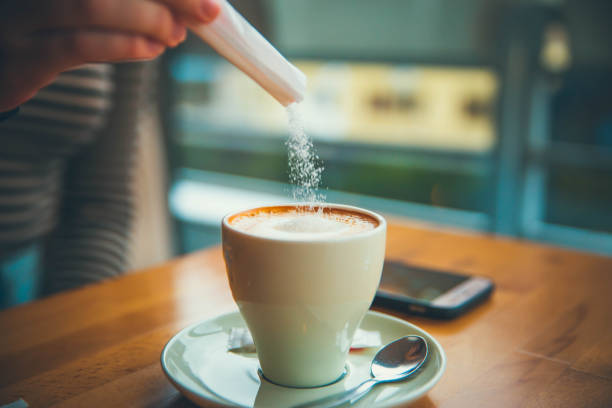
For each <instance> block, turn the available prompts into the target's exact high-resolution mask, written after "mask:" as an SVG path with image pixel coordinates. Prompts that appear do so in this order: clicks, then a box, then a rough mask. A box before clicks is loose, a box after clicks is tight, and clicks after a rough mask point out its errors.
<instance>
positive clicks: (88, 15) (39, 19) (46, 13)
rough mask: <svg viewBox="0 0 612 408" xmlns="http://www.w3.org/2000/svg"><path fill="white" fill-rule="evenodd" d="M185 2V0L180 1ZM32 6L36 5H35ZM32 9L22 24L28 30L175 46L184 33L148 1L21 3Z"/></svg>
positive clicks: (171, 17) (166, 11)
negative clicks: (111, 34) (85, 32)
mask: <svg viewBox="0 0 612 408" xmlns="http://www.w3.org/2000/svg"><path fill="white" fill-rule="evenodd" d="M183 1H186V0H183ZM34 4H35V6H34ZM23 7H26V8H29V9H30V10H31V14H30V17H29V18H28V19H27V21H26V22H25V24H29V25H30V31H31V32H33V31H39V30H57V29H78V28H83V29H102V30H106V31H121V32H129V33H133V34H138V35H143V36H147V37H150V38H153V39H155V40H157V41H159V42H162V43H164V44H165V45H169V46H174V45H176V44H178V43H179V42H180V41H182V40H183V39H184V38H185V35H186V31H185V27H184V25H183V24H181V23H179V22H178V20H177V19H176V18H175V16H174V15H173V14H172V12H171V11H170V9H169V8H168V7H166V6H165V5H163V4H160V3H158V2H155V1H149V0H56V1H36V0H23Z"/></svg>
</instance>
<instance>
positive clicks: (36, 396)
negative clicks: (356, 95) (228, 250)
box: [0, 222, 612, 408]
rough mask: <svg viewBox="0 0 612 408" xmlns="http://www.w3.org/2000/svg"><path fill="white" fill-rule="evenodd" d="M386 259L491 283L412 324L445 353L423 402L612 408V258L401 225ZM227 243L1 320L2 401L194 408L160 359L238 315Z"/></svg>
mask: <svg viewBox="0 0 612 408" xmlns="http://www.w3.org/2000/svg"><path fill="white" fill-rule="evenodd" d="M387 254H388V256H389V257H391V258H395V259H404V260H406V261H409V262H411V263H413V264H417V265H422V266H425V267H434V268H450V269H454V270H461V271H465V272H467V273H473V274H479V275H484V276H489V277H491V278H493V279H494V280H495V282H496V284H497V290H496V292H495V293H494V295H493V297H492V298H491V300H490V301H488V302H487V303H486V304H484V305H482V306H480V307H479V308H477V309H475V310H474V311H472V312H470V313H469V314H468V315H466V316H464V317H461V318H458V319H456V320H454V321H450V322H447V321H433V320H429V319H424V318H414V317H410V316H401V317H403V318H406V319H407V320H410V321H411V322H413V323H415V324H417V325H419V326H421V327H422V328H423V329H425V330H427V331H428V332H429V333H431V334H432V335H434V336H435V337H436V338H437V339H438V340H439V341H440V343H441V344H442V346H443V347H444V349H445V350H446V353H447V357H448V367H447V370H446V373H445V374H444V376H443V377H442V380H441V381H440V383H438V385H436V386H435V387H434V388H433V389H432V390H431V391H430V392H429V394H428V396H426V397H424V398H422V399H420V400H419V401H417V402H416V403H414V404H413V405H412V406H414V407H463V406H466V407H467V406H469V407H572V408H576V407H612V258H605V257H598V256H593V255H586V254H582V253H578V252H572V251H567V250H562V249H557V248H551V247H546V246H541V245H536V244H532V243H523V242H518V241H512V240H508V239H499V238H494V237H489V236H483V235H476V234H466V233H462V234H460V233H456V232H450V231H446V232H443V231H440V230H434V229H431V228H427V227H423V226H414V225H406V224H404V225H403V226H402V225H400V223H398V222H395V223H393V225H392V226H391V227H390V229H389V234H388V245H387ZM234 308H235V306H234V304H233V301H232V298H231V295H230V292H229V288H228V285H227V281H226V277H225V271H224V265H223V261H222V258H221V252H220V250H219V249H218V248H215V249H211V250H206V251H203V252H199V253H195V254H193V255H190V256H186V257H183V258H180V259H177V260H174V261H172V262H169V263H167V264H165V265H161V266H159V267H155V268H150V269H147V270H144V271H142V272H139V273H135V274H131V275H127V276H125V277H122V278H120V279H117V280H113V281H109V282H106V283H103V284H99V285H94V286H90V287H87V288H83V289H80V290H76V291H72V292H69V293H65V294H60V295H57V296H54V297H51V298H47V299H44V300H41V301H37V302H34V303H31V304H29V305H26V306H23V307H18V308H15V309H12V310H7V311H4V312H1V313H0V332H1V333H2V335H1V336H0V405H2V404H6V403H8V402H11V401H14V400H16V399H18V398H23V399H24V400H25V401H27V402H28V403H29V404H30V406H33V407H41V406H50V405H54V404H57V405H58V406H65V407H97V406H100V407H124V406H125V407H139V406H152V407H183V406H184V407H190V406H192V405H191V404H190V402H189V401H187V400H186V399H185V398H183V397H181V396H180V394H179V393H178V392H177V391H176V390H175V389H174V388H173V387H172V385H170V383H169V382H168V381H167V380H166V378H165V377H164V374H163V373H162V369H161V367H160V363H159V356H160V353H161V350H162V348H163V346H164V344H165V343H166V342H167V341H168V339H170V337H171V336H172V335H173V334H174V333H176V332H177V331H178V330H179V329H181V328H182V327H184V326H186V325H188V324H190V323H192V322H196V321H198V320H200V319H204V318H208V317H213V316H215V315H217V314H220V313H224V312H228V311H231V310H234Z"/></svg>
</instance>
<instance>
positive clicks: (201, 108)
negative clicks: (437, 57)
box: [171, 54, 497, 212]
mask: <svg viewBox="0 0 612 408" xmlns="http://www.w3.org/2000/svg"><path fill="white" fill-rule="evenodd" d="M295 62H296V65H297V66H298V67H299V68H300V69H302V70H303V71H304V72H305V73H306V75H307V76H308V79H309V90H308V94H307V95H308V97H307V98H306V100H305V101H304V102H303V103H302V104H301V105H302V106H301V110H302V113H303V116H304V118H305V122H306V123H305V125H306V130H307V132H308V133H309V134H310V135H311V136H312V137H313V138H314V139H315V142H316V147H317V149H318V152H319V155H320V157H321V158H322V160H323V161H324V164H325V172H324V175H323V184H324V186H325V187H326V188H329V189H332V190H339V191H346V192H352V193H359V194H366V195H373V196H379V197H384V198H392V199H398V200H405V201H412V202H417V203H422V204H434V205H439V206H443V207H451V208H458V209H465V210H472V211H480V212H484V211H486V210H487V209H488V206H489V201H490V200H489V193H488V189H487V185H488V184H487V183H488V182H489V177H490V168H491V163H490V152H491V150H492V148H493V145H494V142H495V133H494V121H493V114H492V110H493V109H492V105H493V103H494V100H495V98H496V96H497V95H496V92H497V81H496V78H495V76H494V75H493V74H492V73H491V72H490V71H489V70H486V69H477V68H469V69H468V68H453V69H450V68H440V67H425V66H408V65H401V64H382V63H361V62H342V63H340V62H329V61H313V60H301V61H295ZM171 76H172V79H173V80H174V82H175V86H176V88H175V90H176V92H177V103H176V105H175V106H174V112H173V114H174V123H175V127H176V132H174V133H173V136H174V138H175V141H176V142H177V143H176V148H177V149H176V152H177V153H178V155H179V162H180V163H181V165H182V166H185V167H189V168H196V169H203V170H210V171H217V172H225V173H231V174H238V175H244V176H249V177H260V178H264V179H269V180H277V181H281V182H287V180H288V178H287V157H286V150H285V146H284V140H285V139H286V138H287V122H286V120H287V119H286V114H285V112H284V110H283V108H282V107H281V106H280V105H279V104H278V103H277V102H276V101H275V100H274V99H272V98H271V97H270V96H269V95H267V94H266V93H265V92H264V91H263V90H261V89H260V88H259V87H258V86H257V85H256V84H255V83H254V82H253V81H251V80H250V79H249V78H247V77H245V76H244V75H243V74H242V73H240V72H239V71H238V70H236V68H234V67H233V66H231V65H229V64H227V63H226V62H224V61H222V60H220V59H218V58H216V57H211V56H203V55H197V54H183V55H179V56H178V57H177V58H176V59H175V60H174V61H173V63H172V65H171ZM440 118H444V120H440Z"/></svg>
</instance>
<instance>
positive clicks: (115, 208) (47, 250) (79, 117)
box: [0, 63, 152, 293]
mask: <svg viewBox="0 0 612 408" xmlns="http://www.w3.org/2000/svg"><path fill="white" fill-rule="evenodd" d="M151 75H152V68H151V66H150V64H146V63H129V64H118V65H110V64H95V65H87V66H83V67H81V68H79V69H75V70H72V71H68V72H65V73H62V74H61V75H59V76H58V78H57V79H56V80H55V81H54V82H53V83H51V84H50V85H48V86H47V87H45V88H43V89H41V90H40V91H39V92H38V93H37V94H36V95H35V96H34V97H33V98H32V99H31V100H29V101H28V102H26V103H25V104H23V105H22V106H21V110H20V112H19V113H18V114H17V115H15V116H13V117H11V118H9V119H7V120H6V121H4V122H1V123H0V259H2V257H3V256H8V255H10V254H11V253H14V252H15V251H18V250H19V249H20V248H23V247H25V246H27V245H30V244H32V243H34V242H39V243H41V244H42V246H43V248H44V250H43V265H42V269H43V280H44V291H45V292H47V293H51V292H55V291H59V290H62V289H66V288H71V287H76V286H80V285H82V284H86V283H90V282H95V281H99V280H101V279H104V278H107V277H112V276H116V275H118V274H120V273H121V272H122V271H123V270H124V268H125V263H126V256H127V244H128V242H129V233H130V224H131V220H132V191H131V182H132V168H133V164H134V163H133V160H134V154H135V149H136V145H135V142H136V124H137V120H136V119H137V113H138V111H139V107H140V105H141V102H142V100H143V95H144V93H145V92H144V91H145V89H146V87H147V84H148V82H150V79H151Z"/></svg>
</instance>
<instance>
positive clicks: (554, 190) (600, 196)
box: [547, 166, 612, 232]
mask: <svg viewBox="0 0 612 408" xmlns="http://www.w3.org/2000/svg"><path fill="white" fill-rule="evenodd" d="M610 180H612V172H611V171H609V170H592V169H580V168H573V167H568V166H556V167H553V168H552V169H551V170H550V173H549V178H548V211H547V222H550V223H553V224H562V225H568V226H572V227H578V228H586V229H592V230H596V231H605V232H612V211H610V209H611V208H612V189H611V188H610Z"/></svg>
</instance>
